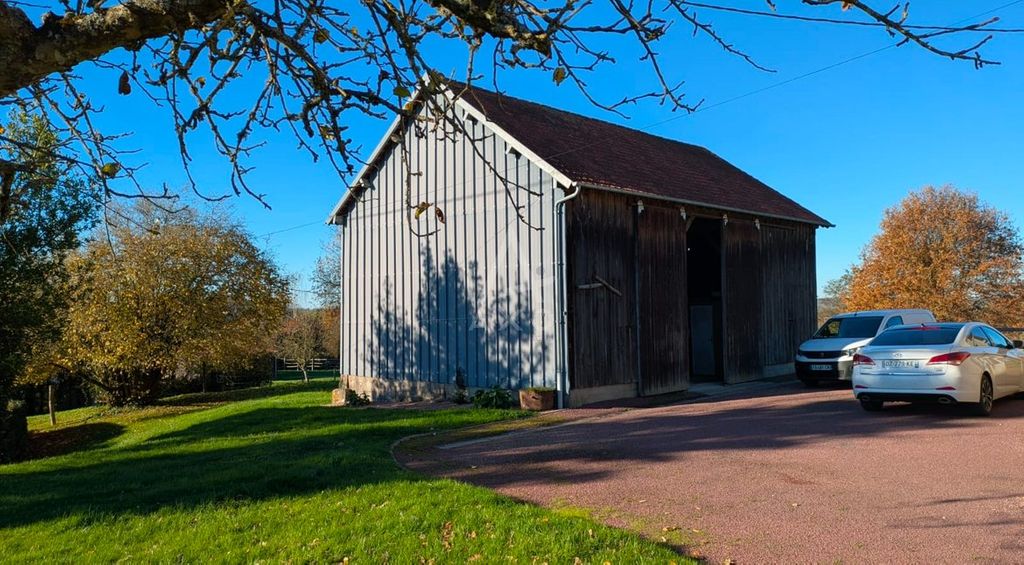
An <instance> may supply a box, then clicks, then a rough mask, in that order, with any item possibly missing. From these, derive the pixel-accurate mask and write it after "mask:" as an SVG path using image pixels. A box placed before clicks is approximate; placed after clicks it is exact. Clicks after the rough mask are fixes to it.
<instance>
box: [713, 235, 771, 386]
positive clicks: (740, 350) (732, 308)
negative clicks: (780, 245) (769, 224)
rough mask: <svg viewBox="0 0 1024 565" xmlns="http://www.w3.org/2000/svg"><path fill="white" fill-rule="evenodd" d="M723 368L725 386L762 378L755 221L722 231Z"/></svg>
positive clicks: (759, 271) (758, 237)
mask: <svg viewBox="0 0 1024 565" xmlns="http://www.w3.org/2000/svg"><path fill="white" fill-rule="evenodd" d="M722 230H723V233H722V302H723V305H722V310H723V318H724V319H723V333H724V335H723V336H722V343H723V352H722V356H723V364H724V367H725V382H727V383H739V382H744V381H749V380H753V379H759V378H761V377H762V376H763V374H764V372H763V367H764V362H763V361H762V359H761V355H762V351H763V348H762V345H761V343H762V337H763V336H762V324H761V317H762V315H763V314H762V312H763V294H762V291H761V278H762V269H761V233H760V231H759V230H758V228H757V226H756V225H755V224H754V222H753V221H749V220H745V219H732V220H730V221H729V222H728V223H727V224H725V225H724V226H723V227H722Z"/></svg>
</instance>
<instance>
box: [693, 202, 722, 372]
mask: <svg viewBox="0 0 1024 565" xmlns="http://www.w3.org/2000/svg"><path fill="white" fill-rule="evenodd" d="M686 242H687V248H686V263H687V281H686V282H687V284H686V294H687V303H688V304H689V307H690V343H689V344H688V345H689V348H690V364H691V366H690V375H691V380H692V381H693V382H715V381H721V380H722V375H723V371H722V228H721V220H717V219H709V218H696V219H694V220H693V222H692V223H691V224H690V227H689V230H688V231H687V232H686Z"/></svg>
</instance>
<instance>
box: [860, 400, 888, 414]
mask: <svg viewBox="0 0 1024 565" xmlns="http://www.w3.org/2000/svg"><path fill="white" fill-rule="evenodd" d="M883 406H885V402H883V401H881V400H861V401H860V407H861V408H863V409H864V410H866V411H868V412H878V411H879V410H881V409H882V407H883Z"/></svg>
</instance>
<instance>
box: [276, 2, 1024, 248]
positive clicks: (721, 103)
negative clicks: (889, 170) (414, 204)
mask: <svg viewBox="0 0 1024 565" xmlns="http://www.w3.org/2000/svg"><path fill="white" fill-rule="evenodd" d="M685 3H686V4H688V5H693V6H698V3H696V2H688V1H686V2H685ZM1021 3H1024V0H1013V1H1012V2H1007V3H1005V4H1002V5H999V6H996V7H994V8H992V9H989V10H986V11H984V12H981V13H979V14H975V15H972V16H969V17H966V18H963V19H960V20H957V21H955V22H953V23H951V24H950V25H949V26H945V27H943V26H922V29H923V28H927V27H930V28H931V29H936V30H941V29H945V28H947V27H948V28H950V29H955V28H954V27H953V26H957V25H959V24H962V23H965V22H968V21H971V20H976V19H978V18H982V17H984V16H987V15H990V14H993V13H996V12H999V11H1002V10H1005V9H1006V8H1009V7H1012V6H1016V5H1018V4H1021ZM701 5H702V6H704V7H710V6H711V5H709V4H708V5H705V4H701ZM822 19H825V20H827V18H822ZM845 21H848V20H836V23H838V22H845ZM849 21H852V20H849ZM1007 31H1008V32H1016V31H1017V30H1007ZM1021 31H1024V30H1021ZM903 43H904V40H900V41H896V42H894V43H891V44H889V45H885V46H883V47H879V48H877V49H872V50H871V51H866V52H864V53H860V54H858V55H854V56H852V57H849V58H846V59H843V60H841V61H837V62H835V63H831V64H828V65H825V66H823V67H819V68H817V69H814V70H811V71H808V72H805V73H802V74H800V75H797V76H794V77H790V78H788V79H784V80H781V81H778V82H775V83H772V84H769V85H767V86H763V87H760V88H756V89H754V90H751V91H748V92H745V93H743V94H739V95H736V96H733V97H731V98H727V99H725V100H721V101H719V102H715V103H713V104H708V105H703V104H702V105H700V106H699V107H698V108H696V109H695V110H693V111H692V112H686V113H682V114H680V115H676V116H671V117H669V118H665V119H663V120H659V121H656V122H653V123H650V124H647V125H645V126H642V127H638V128H635V129H636V131H647V130H650V129H653V128H656V127H659V126H662V125H664V124H667V123H669V122H673V121H676V120H679V119H682V118H685V117H688V116H691V115H693V114H696V113H699V112H704V111H707V110H711V109H713V108H718V107H721V106H725V105H726V104H731V103H733V102H737V101H739V100H743V99H745V98H749V97H751V96H755V95H757V94H761V93H763V92H767V91H769V90H774V89H776V88H779V87H782V86H786V85H789V84H792V83H794V82H798V81H801V80H803V79H806V78H810V77H812V76H815V75H818V74H821V73H823V72H826V71H830V70H832V69H835V68H838V67H841V66H844V65H847V64H849V63H853V62H855V61H859V60H861V59H865V58H867V57H871V56H873V55H876V54H878V53H881V52H883V51H888V50H889V49H892V48H894V47H898V46H900V45H902V44H903ZM622 127H625V126H622ZM608 142H610V140H608V139H595V140H594V141H592V142H590V143H586V144H583V145H578V146H576V147H573V148H568V149H565V150H563V151H560V152H557V153H553V154H549V155H542V156H541V158H542V159H545V160H547V159H552V158H556V157H560V156H563V155H568V154H570V153H574V152H576V151H583V150H586V149H590V148H592V147H596V146H598V145H600V144H602V143H608ZM524 161H525V160H524ZM527 166H529V165H528V162H524V163H522V164H519V165H517V166H516V167H515V168H514V169H512V171H517V170H520V169H522V168H524V167H527ZM484 178H487V175H486V173H484V174H482V175H481V176H479V177H476V178H472V179H468V178H467V179H465V180H463V181H461V182H456V183H452V184H447V185H444V186H435V187H434V191H435V192H436V191H438V190H444V191H445V192H446V193H447V191H448V189H456V188H460V187H463V186H465V185H467V184H468V183H470V182H476V181H479V180H482V179H484ZM349 190H351V188H350V189H349ZM289 229H292V228H289ZM294 229H297V228H294ZM281 231H288V230H281ZM272 233H276V232H272Z"/></svg>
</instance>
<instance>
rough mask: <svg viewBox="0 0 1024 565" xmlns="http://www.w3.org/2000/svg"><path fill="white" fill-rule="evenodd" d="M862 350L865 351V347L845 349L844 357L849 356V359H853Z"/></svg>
mask: <svg viewBox="0 0 1024 565" xmlns="http://www.w3.org/2000/svg"><path fill="white" fill-rule="evenodd" d="M861 349H863V347H851V348H849V349H844V350H843V355H844V356H847V357H853V356H854V355H856V354H857V352H859V351H860V350H861Z"/></svg>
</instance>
